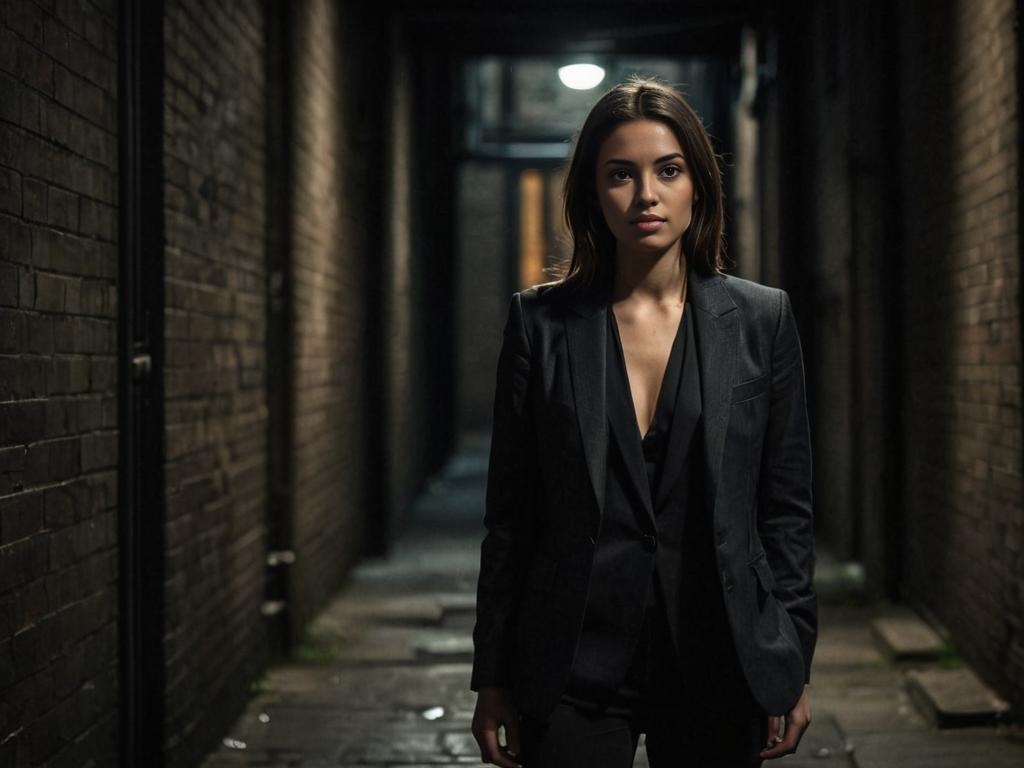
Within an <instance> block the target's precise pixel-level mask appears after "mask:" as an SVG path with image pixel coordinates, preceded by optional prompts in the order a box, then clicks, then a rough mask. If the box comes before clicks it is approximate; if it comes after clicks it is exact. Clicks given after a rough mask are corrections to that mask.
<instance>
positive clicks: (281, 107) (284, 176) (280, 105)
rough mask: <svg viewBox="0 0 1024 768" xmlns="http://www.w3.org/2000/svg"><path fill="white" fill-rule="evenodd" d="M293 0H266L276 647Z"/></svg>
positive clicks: (287, 634) (282, 519) (282, 598)
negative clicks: (291, 15)
mask: <svg viewBox="0 0 1024 768" xmlns="http://www.w3.org/2000/svg"><path fill="white" fill-rule="evenodd" d="M289 5H290V4H289V3H288V2H287V1H286V0H265V3H264V13H265V17H264V18H265V19H266V24H265V41H264V42H265V45H266V56H265V58H264V65H265V67H266V71H265V82H266V104H267V108H266V123H265V132H266V147H267V157H266V164H265V166H264V172H265V177H264V181H265V184H264V188H265V190H266V191H265V195H264V215H265V217H266V230H265V240H264V248H265V254H266V274H267V286H266V299H267V332H266V333H267V338H266V352H267V374H266V375H267V384H266V386H267V516H266V525H267V559H266V567H265V575H264V600H263V605H262V607H261V613H262V615H263V617H264V620H265V621H266V630H267V639H268V642H269V645H270V653H271V655H272V656H274V657H277V658H283V657H284V656H285V655H286V654H287V653H288V651H289V649H290V646H291V638H292V633H291V629H290V619H289V614H288V599H289V591H290V590H289V587H290V574H289V570H290V567H291V565H292V564H293V563H294V562H295V554H294V551H293V549H292V538H293V494H292V486H293V482H294V480H293V473H292V456H293V445H292V402H293V385H292V362H291V361H292V356H291V343H292V339H293V335H294V334H293V328H294V318H293V302H292V273H291V239H292V238H291V209H292V178H291V168H292V155H291V138H292V137H291V116H292V114H293V104H292V101H291V95H292V93H291V75H292V71H291V57H290V53H291V45H290V35H291V31H292V27H291V23H290V13H289Z"/></svg>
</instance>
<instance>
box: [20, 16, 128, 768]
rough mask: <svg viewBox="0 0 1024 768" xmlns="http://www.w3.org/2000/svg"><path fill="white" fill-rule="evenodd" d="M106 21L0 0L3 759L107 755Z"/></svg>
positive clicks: (109, 253)
mask: <svg viewBox="0 0 1024 768" xmlns="http://www.w3.org/2000/svg"><path fill="white" fill-rule="evenodd" d="M116 23H117V19H116V16H115V15H114V4H111V3H91V2H86V1H85V0H77V1H75V2H63V3H38V4H37V3H31V2H10V3H4V4H3V6H2V10H0V764H3V765H43V764H46V765H87V764H93V765H110V764H113V763H114V762H115V761H116V758H117V480H116V469H117V432H116V426H117V423H116V422H117V377H116V358H115V355H116V341H117V325H116V319H115V318H116V312H117V284H116V277H117V271H118V262H117V231H116V216H115V206H116V202H117V199H116V196H117V101H116V98H117V65H116V41H117V29H116ZM90 761H94V762H91V763H90Z"/></svg>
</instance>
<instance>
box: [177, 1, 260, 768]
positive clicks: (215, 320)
mask: <svg viewBox="0 0 1024 768" xmlns="http://www.w3.org/2000/svg"><path fill="white" fill-rule="evenodd" d="M165 8H166V10H165V22H164V36H165V42H166V51H165V67H166V76H165V112H164V123H165V130H164V133H165V136H164V142H165V149H164V151H165V159H164V175H165V183H164V195H165V212H164V215H165V227H166V237H167V247H166V249H165V259H166V265H165V274H166V310H165V322H166V373H165V386H166V406H165V407H166V430H167V433H166V451H167V465H166V484H167V485H166V492H167V519H166V545H167V554H166V557H167V561H166V566H165V568H166V574H167V582H166V591H165V597H166V616H167V618H166V626H165V649H164V653H165V660H166V661H165V663H166V680H167V689H166V699H165V701H166V721H165V728H166V739H167V743H166V749H167V764H168V765H171V766H174V765H182V766H184V765H191V764H194V762H195V761H196V760H197V758H198V757H199V756H200V755H201V754H202V753H203V752H204V751H205V749H207V748H209V747H210V745H211V744H212V743H214V742H215V741H216V740H217V739H218V738H219V737H220V736H221V735H223V733H224V732H225V730H226V728H227V727H228V726H229V724H230V723H231V722H232V720H233V718H234V716H235V714H236V713H237V711H238V709H239V708H240V706H241V705H242V703H243V702H244V701H245V697H246V696H247V694H248V690H249V684H250V681H251V680H253V679H254V678H255V676H256V675H257V673H258V672H259V671H260V670H261V668H262V664H263V663H264V655H265V645H266V631H265V628H264V626H263V623H262V620H261V617H260V605H261V602H262V600H263V579H264V571H265V565H264V563H265V556H266V519H265V516H266V502H267V483H266V462H267V449H266V428H267V427H266V418H267V405H266V376H267V371H266V361H265V333H266V322H265V320H266V317H265V316H266V299H265V291H266V275H265V253H264V194H265V189H264V161H265V158H264V155H265V149H266V148H265V146H264V130H265V126H264V117H265V103H264V74H263V72H264V70H263V66H264V61H263V44H264V42H263V18H262V16H261V6H260V5H259V4H256V3H228V4H211V3H204V2H200V1H199V0H168V2H167V3H166V6H165Z"/></svg>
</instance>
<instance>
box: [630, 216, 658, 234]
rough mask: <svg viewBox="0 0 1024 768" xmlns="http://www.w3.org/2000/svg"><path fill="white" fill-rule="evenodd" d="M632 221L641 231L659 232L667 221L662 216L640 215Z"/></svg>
mask: <svg viewBox="0 0 1024 768" xmlns="http://www.w3.org/2000/svg"><path fill="white" fill-rule="evenodd" d="M632 223H633V226H635V227H636V228H637V229H639V230H640V231H641V232H657V231H658V230H659V229H661V225H662V224H664V223H665V219H663V218H661V217H660V216H639V217H637V218H635V219H633V222H632Z"/></svg>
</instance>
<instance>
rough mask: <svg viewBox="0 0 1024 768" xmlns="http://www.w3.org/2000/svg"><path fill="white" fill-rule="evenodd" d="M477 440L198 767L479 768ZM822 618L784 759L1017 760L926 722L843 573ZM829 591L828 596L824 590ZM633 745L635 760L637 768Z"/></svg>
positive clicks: (984, 764)
mask: <svg viewBox="0 0 1024 768" xmlns="http://www.w3.org/2000/svg"><path fill="white" fill-rule="evenodd" d="M486 466H487V456H486V444H485V443H484V442H483V441H480V442H477V443H476V444H470V445H468V446H467V447H466V448H464V449H463V450H462V452H460V453H459V454H457V455H456V456H454V457H453V459H452V460H451V461H450V462H449V463H448V465H447V467H446V469H445V471H444V473H443V474H442V476H441V477H440V478H439V479H438V480H437V481H436V482H435V483H434V484H433V485H432V487H431V488H430V489H429V490H428V492H427V493H425V494H424V495H422V496H421V497H420V499H419V500H418V502H417V505H416V521H417V522H416V524H415V525H414V527H413V528H412V529H411V530H410V531H408V533H407V534H406V535H405V536H404V537H403V538H402V539H401V540H400V541H399V542H398V544H397V546H396V547H395V551H394V554H393V556H392V557H390V558H388V559H387V560H383V561H373V560H370V561H366V562H364V563H363V564H362V565H361V566H359V567H358V568H357V569H356V570H355V572H354V574H353V577H352V580H351V583H350V585H349V586H348V587H347V588H346V589H345V590H344V591H343V592H342V593H340V594H339V595H338V596H337V598H336V599H335V600H334V601H333V602H332V603H331V604H330V605H329V607H328V608H327V609H326V610H325V611H323V613H322V614H321V615H320V616H319V617H318V618H317V619H316V620H315V621H314V622H313V623H312V625H311V627H310V629H309V633H308V637H307V640H306V642H305V643H304V644H303V645H302V646H301V647H300V649H299V650H298V653H297V654H296V660H295V661H293V662H292V663H289V664H284V665H281V666H277V667H275V668H272V669H271V670H270V671H269V672H268V673H267V675H266V677H265V678H264V679H263V680H262V681H260V682H259V683H258V684H257V685H256V686H254V695H253V698H252V700H251V701H250V703H249V706H248V708H247V709H246V711H245V713H244V714H243V715H242V716H241V717H240V718H239V719H238V721H237V723H236V724H235V726H234V727H233V728H232V729H231V730H230V732H229V733H227V734H225V737H224V740H223V745H222V746H221V747H220V749H219V750H218V751H217V752H215V753H214V754H212V755H210V756H209V758H208V759H207V760H206V762H205V764H204V766H205V768H237V767H238V766H253V767H254V768H255V767H256V766H260V767H261V768H267V767H270V766H275V767H277V766H280V767H281V768H284V766H295V767H298V766H301V767H302V768H312V766H345V768H363V767H365V768H369V767H370V766H382V767H383V766H395V767H397V766H403V767H404V768H414V767H415V766H426V765H431V766H445V765H447V766H454V765H478V764H479V752H478V750H477V748H476V745H475V743H474V742H473V739H472V736H471V735H470V733H469V728H470V720H471V717H472V709H473V704H474V700H475V696H474V694H473V693H472V692H470V691H469V690H468V687H467V686H468V682H469V671H470V661H471V658H472V642H471V638H470V632H471V629H472V625H473V604H474V594H473V593H474V589H475V581H476V570H477V558H478V547H479V540H480V536H481V533H482V528H481V527H480V517H481V511H482V507H483V491H484V481H485V472H486ZM819 577H820V581H821V582H822V587H823V589H821V591H822V592H824V593H825V594H826V597H825V599H824V604H823V606H822V611H821V614H822V619H823V626H822V630H821V635H820V639H819V643H818V650H817V654H816V658H815V669H814V673H813V675H812V690H813V695H812V706H813V709H814V722H813V725H812V726H811V728H810V730H809V731H808V733H807V735H806V737H805V738H804V740H803V743H802V745H801V749H800V752H799V754H797V755H795V756H791V757H788V758H785V759H784V761H782V763H781V765H786V766H790V768H797V767H803V766H806V767H807V768H810V767H811V766H815V767H819V766H820V767H821V768H826V767H827V766H836V767H839V766H849V767H850V768H888V767H890V766H899V768H918V767H920V768H974V767H977V768H1021V766H1024V743H1021V742H1020V741H1015V740H1013V739H1011V738H1010V737H1009V736H1007V735H1005V734H1001V733H999V732H997V731H996V730H994V729H990V728H976V729H961V730H956V731H938V730H936V729H934V728H933V727H932V726H931V725H929V724H928V723H926V722H925V720H924V719H923V718H922V717H921V715H920V714H919V713H918V712H917V711H916V710H915V709H914V707H913V705H912V704H911V702H910V700H909V699H908V697H907V694H906V693H905V692H904V690H903V687H902V685H901V680H902V676H903V671H902V670H901V669H898V668H896V667H895V666H893V665H892V664H890V663H888V662H886V661H885V660H884V659H883V657H882V655H881V653H880V652H879V650H878V649H877V648H876V646H875V644H874V641H873V640H872V637H871V633H870V629H869V622H870V621H871V619H872V618H874V617H876V616H879V615H884V614H886V613H888V612H890V611H891V609H888V608H886V607H885V606H877V605H875V606H864V605H857V600H856V599H855V597H853V596H851V594H850V591H849V589H848V588H846V587H845V586H844V584H843V582H842V576H841V575H840V572H839V569H838V568H837V567H836V566H835V565H834V564H832V563H830V562H829V559H828V558H827V557H823V558H822V560H821V562H820V563H819ZM828 595H832V597H828ZM646 764H647V763H646V759H645V757H644V753H643V747H642V745H641V749H640V751H639V753H638V755H637V760H636V765H637V766H645V765H646Z"/></svg>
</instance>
